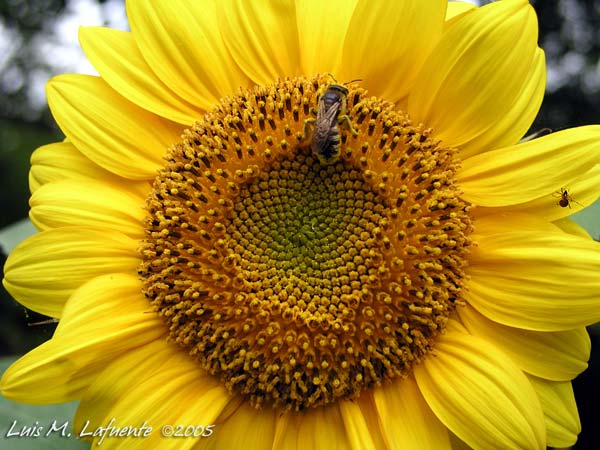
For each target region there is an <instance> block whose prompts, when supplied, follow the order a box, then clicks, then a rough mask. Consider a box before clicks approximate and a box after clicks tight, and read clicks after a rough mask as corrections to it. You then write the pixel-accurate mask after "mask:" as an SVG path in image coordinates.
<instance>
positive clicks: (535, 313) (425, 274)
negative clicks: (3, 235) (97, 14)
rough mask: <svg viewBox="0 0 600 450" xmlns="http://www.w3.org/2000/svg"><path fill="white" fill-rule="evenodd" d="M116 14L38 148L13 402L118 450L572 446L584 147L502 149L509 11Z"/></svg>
mask: <svg viewBox="0 0 600 450" xmlns="http://www.w3.org/2000/svg"><path fill="white" fill-rule="evenodd" d="M127 15H128V17H129V21H130V25H131V32H123V31H116V30H111V29H106V28H96V27H92V28H82V29H81V31H80V36H79V37H80V41H81V45H82V47H83V49H84V51H85V53H86V55H87V57H88V58H89V60H90V61H91V62H92V63H93V64H94V66H95V67H96V69H97V70H98V72H99V74H100V76H99V77H95V76H83V75H61V76H58V77H56V78H54V79H52V80H51V81H50V82H49V84H48V89H47V93H48V102H49V105H50V108H51V110H52V113H53V115H54V117H55V119H56V121H57V123H58V124H59V126H60V128H61V129H62V130H63V132H64V133H65V135H66V139H65V140H64V141H63V142H59V143H54V144H50V145H47V146H44V147H41V148H39V149H37V150H36V151H35V153H34V154H33V157H32V168H31V172H30V186H31V191H32V197H31V202H30V203H31V213H30V216H31V219H32V221H33V223H34V224H35V225H36V226H37V228H38V229H39V230H40V233H39V234H37V235H35V236H33V237H31V238H30V239H28V240H26V241H25V242H23V243H22V244H21V245H20V246H19V247H18V248H17V249H15V250H14V252H13V253H12V254H11V255H10V257H9V259H8V261H7V263H6V266H5V278H4V285H5V286H6V288H7V290H8V291H9V292H10V293H11V294H12V295H13V296H14V297H15V298H16V299H17V300H18V301H20V302H21V303H23V304H24V305H26V306H27V307H28V308H31V309H33V310H36V311H39V312H40V313H44V314H47V315H49V316H52V317H56V318H59V319H60V323H59V325H58V327H57V329H56V333H55V335H54V336H53V337H52V339H50V340H49V341H48V342H46V343H44V344H42V345H41V346H40V347H38V348H36V349H34V350H33V351H31V352H30V353H28V354H27V355H25V356H24V357H22V358H21V359H20V360H18V361H17V362H16V363H14V364H13V365H12V366H11V367H10V368H9V369H8V370H7V371H6V373H5V374H4V376H3V377H2V382H1V388H2V393H3V395H5V396H6V397H8V398H10V399H16V400H19V401H23V402H33V403H55V402H65V401H69V400H74V399H79V400H80V406H79V409H78V412H77V415H76V417H75V422H74V427H75V430H76V432H77V433H78V434H79V436H80V437H82V438H85V439H89V440H91V441H92V442H94V443H96V444H99V443H102V445H103V447H104V448H109V449H117V448H128V449H137V448H157V449H167V448H178V449H192V448H193V449H204V448H207V449H241V448H244V449H250V450H264V449H273V450H277V449H296V448H298V449H299V448H302V449H304V448H308V449H310V448H315V449H327V450H329V449H335V448H338V449H353V450H362V449H426V448H431V449H450V448H464V447H465V446H468V447H471V448H476V449H507V448H511V449H513V448H515V449H516V448H519V449H542V448H545V446H546V445H547V444H548V445H551V446H556V447H566V446H569V445H572V444H573V443H574V442H575V440H576V438H577V434H578V433H579V431H580V424H579V418H578V414H577V407H576V405H575V401H574V397H573V391H572V388H571V384H570V381H571V380H572V379H573V378H575V377H576V376H577V375H578V374H579V373H580V372H582V371H583V370H584V369H585V368H586V366H587V359H588V357H589V351H590V342H589V338H588V335H587V333H586V330H585V328H584V327H585V326H586V325H589V324H592V323H594V322H596V321H598V320H599V319H600V307H599V305H598V302H597V296H598V294H599V293H600V280H599V279H598V277H597V273H598V271H599V270H600V248H599V247H598V244H596V243H595V242H594V241H593V240H592V239H590V237H589V236H588V235H587V234H586V233H585V231H583V230H582V229H580V228H578V227H577V226H576V225H575V224H574V223H573V222H571V221H570V220H569V219H568V216H569V215H570V214H572V213H574V212H576V211H578V210H579V209H581V208H582V207H584V206H587V205H589V204H591V203H592V202H593V201H594V200H596V198H597V196H598V192H597V190H596V189H595V187H596V186H597V185H598V181H599V180H600V165H599V164H598V162H599V158H598V150H600V127H597V126H588V127H581V128H576V129H570V130H564V131H560V132H557V133H553V134H550V135H548V136H544V137H541V138H538V139H533V140H527V141H520V139H521V138H522V137H523V135H524V134H525V132H526V131H527V130H528V128H529V127H530V125H531V123H532V121H533V119H534V117H535V115H536V114H537V111H538V108H539V106H540V104H541V101H542V97H543V92H544V86H545V60H544V53H543V52H542V50H541V49H540V48H538V46H537V20H536V16H535V12H534V10H533V9H532V7H531V6H530V5H529V3H528V2H527V1H525V0H505V1H502V2H497V3H492V4H489V5H486V6H483V7H481V8H475V7H473V6H471V5H467V4H463V3H452V2H451V3H447V2H446V1H445V0H437V1H434V0H431V1H428V2H423V1H419V0H412V1H411V0H404V1H397V2H369V1H347V0H343V1H342V0H340V1H328V2H316V1H298V2H293V1H284V0H279V1H253V2H249V1H242V0H240V1H233V0H227V1H225V0H223V1H218V2H217V1H214V2H213V1H208V0H207V1H202V2H192V1H183V0H178V1H169V2H150V1H144V0H131V1H129V2H127ZM565 192H567V197H566V199H567V200H568V201H567V202H566V204H565V201H564V200H565V197H564V193H565ZM557 195H558V196H559V197H560V198H557ZM124 427H130V428H124ZM144 427H145V429H146V430H147V428H148V427H150V428H151V430H150V431H151V432H149V433H148V434H144V435H143V436H142V435H141V433H142V428H144ZM90 430H93V432H92V431H90ZM115 430H116V431H115ZM132 430H133V431H136V432H137V435H135V433H134V432H133V431H132ZM119 433H120V435H119ZM132 434H133V435H132ZM178 434H179V437H174V436H173V435H178Z"/></svg>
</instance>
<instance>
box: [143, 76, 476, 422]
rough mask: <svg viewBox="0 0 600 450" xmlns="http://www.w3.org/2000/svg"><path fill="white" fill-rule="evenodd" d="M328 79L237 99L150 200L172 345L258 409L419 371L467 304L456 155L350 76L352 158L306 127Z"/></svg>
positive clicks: (155, 277)
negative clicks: (317, 143)
mask: <svg viewBox="0 0 600 450" xmlns="http://www.w3.org/2000/svg"><path fill="white" fill-rule="evenodd" d="M330 82H331V81H330V79H329V77H327V76H318V77H316V78H314V79H312V80H307V79H305V78H296V79H288V80H284V81H281V82H278V83H276V84H274V85H272V86H267V87H257V88H255V89H253V90H250V91H246V92H241V93H240V94H239V95H238V96H236V97H233V98H225V99H223V100H222V103H221V104H220V105H219V106H218V107H217V108H216V109H215V110H214V111H213V112H212V113H209V114H207V115H206V116H205V117H203V118H202V119H201V120H200V121H199V122H197V123H196V124H195V125H194V126H193V127H192V129H190V130H188V131H186V133H185V134H184V136H183V139H182V141H181V142H180V143H179V144H177V145H175V146H174V147H173V148H172V149H171V150H170V152H169V154H168V156H167V163H166V165H165V167H164V169H163V170H162V171H161V172H160V174H159V176H158V177H157V178H156V180H155V183H154V188H153V191H152V193H151V195H150V197H149V199H148V210H149V217H148V220H147V230H146V233H147V238H146V240H145V241H144V242H143V245H142V249H141V254H142V257H143V263H142V265H141V267H140V274H141V276H142V277H143V280H144V292H145V294H146V296H147V297H148V298H149V299H150V301H151V302H152V304H153V306H154V308H155V310H156V311H157V312H158V313H159V314H160V315H161V316H162V317H163V318H164V320H165V321H166V322H167V324H168V326H169V333H170V336H171V338H172V339H173V340H174V341H175V342H177V343H178V344H180V345H181V346H183V347H184V348H186V349H187V350H188V351H189V353H190V355H192V356H193V357H194V358H196V359H197V360H198V361H199V363H200V364H201V366H202V367H203V368H204V369H205V370H206V371H208V372H210V373H211V374H214V375H217V376H219V377H220V378H221V379H222V380H223V382H224V383H225V385H226V386H227V387H228V388H229V389H231V390H232V391H233V392H238V393H241V394H243V395H245V396H247V397H248V398H249V399H250V401H251V402H252V403H253V404H254V405H256V406H259V405H262V404H263V403H270V404H273V405H275V406H276V407H279V408H282V409H297V410H299V409H303V408H306V407H311V406H317V405H323V404H327V403H329V402H332V401H334V400H336V399H343V398H356V397H357V396H358V395H359V394H360V392H361V391H363V390H364V389H366V388H369V387H372V386H374V385H378V384H380V383H381V382H382V381H383V380H385V379H391V378H394V377H397V376H401V377H402V376H406V375H407V374H409V373H410V370H411V368H412V366H413V364H415V363H416V362H418V361H419V360H420V359H421V357H422V356H423V355H424V354H425V353H426V352H428V351H429V350H430V349H431V347H432V346H433V340H434V339H435V337H436V335H437V334H438V333H439V332H440V331H441V330H442V329H443V328H444V326H445V323H446V320H447V318H448V317H449V315H450V314H451V312H452V311H453V310H454V307H455V305H456V304H457V302H460V301H461V296H462V293H461V289H462V286H463V283H464V273H463V269H464V266H465V264H466V263H465V260H466V253H467V251H468V247H469V245H470V241H469V238H468V235H469V233H470V232H471V223H470V218H469V214H468V210H469V207H468V206H467V204H466V203H465V202H464V201H462V200H461V199H460V198H459V194H460V192H459V191H458V189H457V187H456V186H455V184H454V172H455V169H456V161H455V151H454V150H453V149H452V148H447V147H444V146H443V145H441V143H440V142H439V141H438V140H435V139H434V138H432V137H431V136H430V134H431V131H430V130H427V129H423V128H422V127H416V126H413V125H412V124H411V122H410V120H409V119H408V118H407V117H406V116H405V115H404V114H403V113H401V112H398V111H395V110H394V107H393V105H392V104H390V103H387V102H385V101H382V100H380V99H377V98H373V97H369V96H367V95H366V92H365V91H364V90H363V89H361V88H359V87H357V86H356V85H355V84H351V85H349V86H347V87H348V89H349V93H348V96H347V103H348V105H347V106H348V108H347V114H348V116H349V118H350V120H351V122H352V127H353V128H354V129H356V130H357V131H358V134H357V135H353V134H351V133H350V132H348V131H347V130H346V129H345V128H344V127H343V126H342V125H341V124H340V125H339V130H340V133H341V153H340V157H339V159H338V160H336V161H333V163H332V164H322V163H321V162H320V161H319V159H318V158H317V157H316V156H315V155H313V154H312V152H311V145H310V144H311V135H310V134H309V135H304V134H303V129H304V123H305V121H306V120H308V119H315V110H316V108H317V104H318V101H319V100H318V99H319V95H320V94H322V93H323V92H324V90H325V89H326V87H327V85H328V84H329V83H330Z"/></svg>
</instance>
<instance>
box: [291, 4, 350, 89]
mask: <svg viewBox="0 0 600 450" xmlns="http://www.w3.org/2000/svg"><path fill="white" fill-rule="evenodd" d="M356 2H357V0H330V1H326V2H324V1H321V0H304V1H302V2H297V3H296V21H297V24H298V39H299V42H300V46H299V47H300V60H301V64H302V73H304V74H306V75H309V76H311V75H314V74H317V73H326V72H329V73H333V74H338V73H339V71H340V65H341V62H342V45H341V43H342V42H344V39H345V37H346V32H347V31H348V23H349V22H350V17H351V16H352V13H353V11H354V8H355V6H356ZM346 81H350V79H347V80H340V82H346Z"/></svg>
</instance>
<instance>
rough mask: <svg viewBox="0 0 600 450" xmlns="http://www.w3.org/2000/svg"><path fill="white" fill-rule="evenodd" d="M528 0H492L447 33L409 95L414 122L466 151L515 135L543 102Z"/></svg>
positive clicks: (512, 138)
mask: <svg viewBox="0 0 600 450" xmlns="http://www.w3.org/2000/svg"><path fill="white" fill-rule="evenodd" d="M536 42H537V20H536V16H535V12H534V10H533V8H532V7H531V6H530V5H529V2H528V1H527V0H505V1H502V2H494V3H491V4H488V5H485V6H483V7H481V8H478V9H476V10H474V11H472V12H470V13H468V14H463V15H462V16H461V17H460V18H459V19H458V20H457V21H456V23H454V24H453V25H452V26H451V27H449V28H448V30H447V32H446V33H444V35H443V36H442V39H441V41H440V42H439V44H438V45H437V47H436V48H435V49H434V50H433V51H432V52H431V53H430V55H429V57H428V59H427V60H426V61H425V63H424V64H423V66H422V67H421V70H420V72H419V74H418V77H417V80H416V82H415V84H414V86H413V88H412V89H411V92H410V95H409V99H408V112H409V114H410V115H411V117H412V119H413V121H414V122H417V123H418V122H422V123H424V124H425V125H426V126H427V127H432V128H433V129H434V131H435V135H436V137H437V138H440V139H442V141H443V142H444V143H445V144H447V145H451V146H456V147H459V148H461V150H462V154H463V155H464V156H469V155H470V154H474V153H477V152H481V151H485V150H489V148H484V147H482V144H483V143H486V146H490V145H493V146H500V145H508V144H512V143H515V142H517V141H518V140H519V139H520V138H521V137H522V136H523V134H524V133H525V132H526V131H527V129H528V128H529V126H530V125H531V122H533V119H534V118H535V116H536V114H537V109H538V108H539V105H540V104H541V100H542V96H543V87H544V77H543V76H542V77H541V79H540V74H541V75H543V71H544V70H543V55H541V53H540V52H539V51H538V48H537V44H536Z"/></svg>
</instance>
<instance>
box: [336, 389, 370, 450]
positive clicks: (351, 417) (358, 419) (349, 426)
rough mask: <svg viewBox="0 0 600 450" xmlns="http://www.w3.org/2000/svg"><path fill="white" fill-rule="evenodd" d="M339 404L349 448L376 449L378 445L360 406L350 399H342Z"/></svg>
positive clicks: (356, 449) (350, 449)
mask: <svg viewBox="0 0 600 450" xmlns="http://www.w3.org/2000/svg"><path fill="white" fill-rule="evenodd" d="M338 405H339V408H340V412H341V414H342V419H343V421H344V427H345V428H346V434H347V435H348V441H349V442H350V448H349V449H348V450H376V448H377V447H376V446H375V443H374V442H373V439H372V437H371V431H370V430H369V427H368V425H367V421H366V419H365V416H364V414H363V411H361V408H360V406H359V405H358V404H357V403H355V402H352V401H348V400H342V401H340V402H339V403H338Z"/></svg>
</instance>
